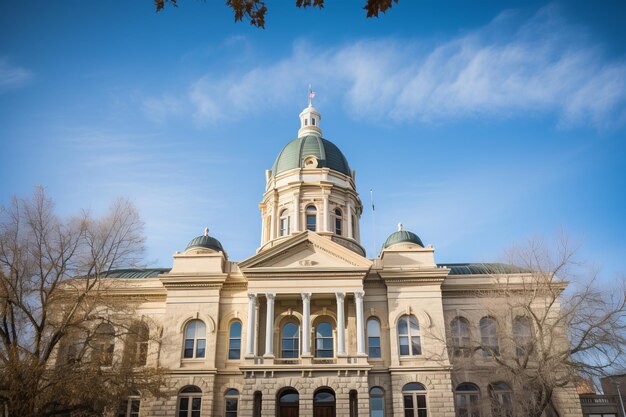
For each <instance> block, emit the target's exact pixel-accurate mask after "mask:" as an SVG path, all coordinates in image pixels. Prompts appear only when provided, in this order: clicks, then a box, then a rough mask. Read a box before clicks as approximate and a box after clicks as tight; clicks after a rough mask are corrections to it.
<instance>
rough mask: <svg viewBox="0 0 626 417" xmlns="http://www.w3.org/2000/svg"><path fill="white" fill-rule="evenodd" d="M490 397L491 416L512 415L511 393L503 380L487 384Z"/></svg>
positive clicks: (503, 416) (507, 416)
mask: <svg viewBox="0 0 626 417" xmlns="http://www.w3.org/2000/svg"><path fill="white" fill-rule="evenodd" d="M489 396H490V397H491V415H492V416H493V417H510V416H512V415H513V394H512V392H511V388H510V387H509V386H508V385H507V384H506V383H504V382H494V383H492V384H489Z"/></svg>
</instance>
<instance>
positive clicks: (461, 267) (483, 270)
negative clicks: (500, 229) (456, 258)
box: [437, 263, 530, 275]
mask: <svg viewBox="0 0 626 417" xmlns="http://www.w3.org/2000/svg"><path fill="white" fill-rule="evenodd" d="M437 266H443V267H445V268H450V275H488V274H520V273H526V272H530V271H529V270H528V269H524V268H520V267H518V266H515V265H510V264H503V263H454V264H437Z"/></svg>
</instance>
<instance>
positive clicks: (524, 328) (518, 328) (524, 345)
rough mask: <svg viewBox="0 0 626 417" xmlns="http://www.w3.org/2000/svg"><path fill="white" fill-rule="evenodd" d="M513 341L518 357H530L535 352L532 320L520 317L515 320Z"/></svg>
mask: <svg viewBox="0 0 626 417" xmlns="http://www.w3.org/2000/svg"><path fill="white" fill-rule="evenodd" d="M513 341H514V342H515V353H516V355H517V356H528V355H530V354H531V353H532V351H533V327H532V324H531V322H530V319H529V318H528V317H525V316H518V317H515V319H513Z"/></svg>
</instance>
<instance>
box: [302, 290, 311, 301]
mask: <svg viewBox="0 0 626 417" xmlns="http://www.w3.org/2000/svg"><path fill="white" fill-rule="evenodd" d="M300 295H301V296H302V301H304V300H306V301H311V293H310V292H303V293H301V294H300Z"/></svg>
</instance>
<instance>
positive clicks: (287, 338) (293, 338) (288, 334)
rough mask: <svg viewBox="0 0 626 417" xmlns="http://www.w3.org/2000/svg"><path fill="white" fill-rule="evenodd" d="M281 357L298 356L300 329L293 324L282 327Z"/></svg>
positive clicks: (289, 323)
mask: <svg viewBox="0 0 626 417" xmlns="http://www.w3.org/2000/svg"><path fill="white" fill-rule="evenodd" d="M280 346H281V355H280V356H281V357H283V358H298V357H299V356H300V327H299V326H298V325H297V324H296V323H294V322H288V323H285V324H284V325H283V328H282V331H281V344H280Z"/></svg>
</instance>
